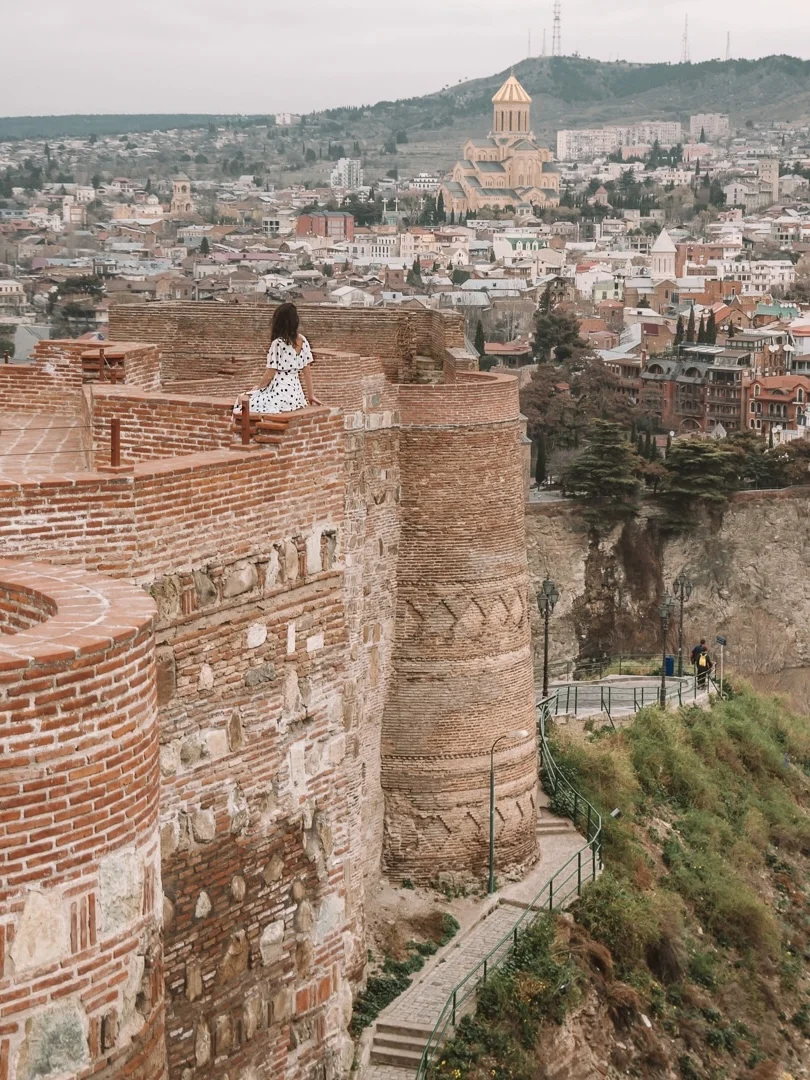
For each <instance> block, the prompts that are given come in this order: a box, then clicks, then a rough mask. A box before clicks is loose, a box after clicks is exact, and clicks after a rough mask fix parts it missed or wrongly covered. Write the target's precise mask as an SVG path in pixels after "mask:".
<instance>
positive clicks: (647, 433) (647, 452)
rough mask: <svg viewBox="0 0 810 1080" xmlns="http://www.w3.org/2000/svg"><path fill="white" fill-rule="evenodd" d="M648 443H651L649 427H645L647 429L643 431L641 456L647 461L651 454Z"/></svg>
mask: <svg viewBox="0 0 810 1080" xmlns="http://www.w3.org/2000/svg"><path fill="white" fill-rule="evenodd" d="M650 443H651V439H650V429H649V428H647V430H646V431H645V432H644V454H643V456H644V457H645V458H646V459H647V461H649V460H650V455H651V454H652V450H651V447H650Z"/></svg>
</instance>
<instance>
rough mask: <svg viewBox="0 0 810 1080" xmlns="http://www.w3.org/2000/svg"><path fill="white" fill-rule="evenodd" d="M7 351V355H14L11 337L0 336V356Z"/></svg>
mask: <svg viewBox="0 0 810 1080" xmlns="http://www.w3.org/2000/svg"><path fill="white" fill-rule="evenodd" d="M6 353H8V355H9V357H13V356H14V342H13V340H12V339H11V338H7V337H0V358H2V357H4V356H5V355H6Z"/></svg>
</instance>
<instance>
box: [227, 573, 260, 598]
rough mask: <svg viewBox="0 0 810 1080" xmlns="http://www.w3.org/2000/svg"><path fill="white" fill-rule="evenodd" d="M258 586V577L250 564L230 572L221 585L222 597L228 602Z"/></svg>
mask: <svg viewBox="0 0 810 1080" xmlns="http://www.w3.org/2000/svg"><path fill="white" fill-rule="evenodd" d="M258 584H259V575H258V573H257V571H256V567H255V566H253V565H252V564H250V565H248V566H242V567H240V568H239V569H235V570H232V571H231V573H230V574H228V576H227V577H226V578H225V580H224V582H223V585H222V595H223V597H225V598H226V599H229V600H230V599H232V598H233V597H234V596H241V595H242V594H243V593H246V592H250V590H251V589H255V588H256V586H257V585H258Z"/></svg>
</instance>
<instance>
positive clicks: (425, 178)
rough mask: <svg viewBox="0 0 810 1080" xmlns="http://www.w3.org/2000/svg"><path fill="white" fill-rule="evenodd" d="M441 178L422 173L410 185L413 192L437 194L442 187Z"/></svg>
mask: <svg viewBox="0 0 810 1080" xmlns="http://www.w3.org/2000/svg"><path fill="white" fill-rule="evenodd" d="M441 183H442V180H441V177H440V176H434V175H433V174H432V173H424V172H420V173H417V175H416V176H415V177H414V178H413V180H411V182H410V184H409V185H408V186H409V187H410V188H411V190H412V191H429V192H436V191H438V190H439V188H440V187H441Z"/></svg>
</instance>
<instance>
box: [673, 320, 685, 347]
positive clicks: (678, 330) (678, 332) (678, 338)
mask: <svg viewBox="0 0 810 1080" xmlns="http://www.w3.org/2000/svg"><path fill="white" fill-rule="evenodd" d="M683 335H684V328H683V315H679V316H678V324H677V326H676V327H675V344H676V345H681V344H683Z"/></svg>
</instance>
